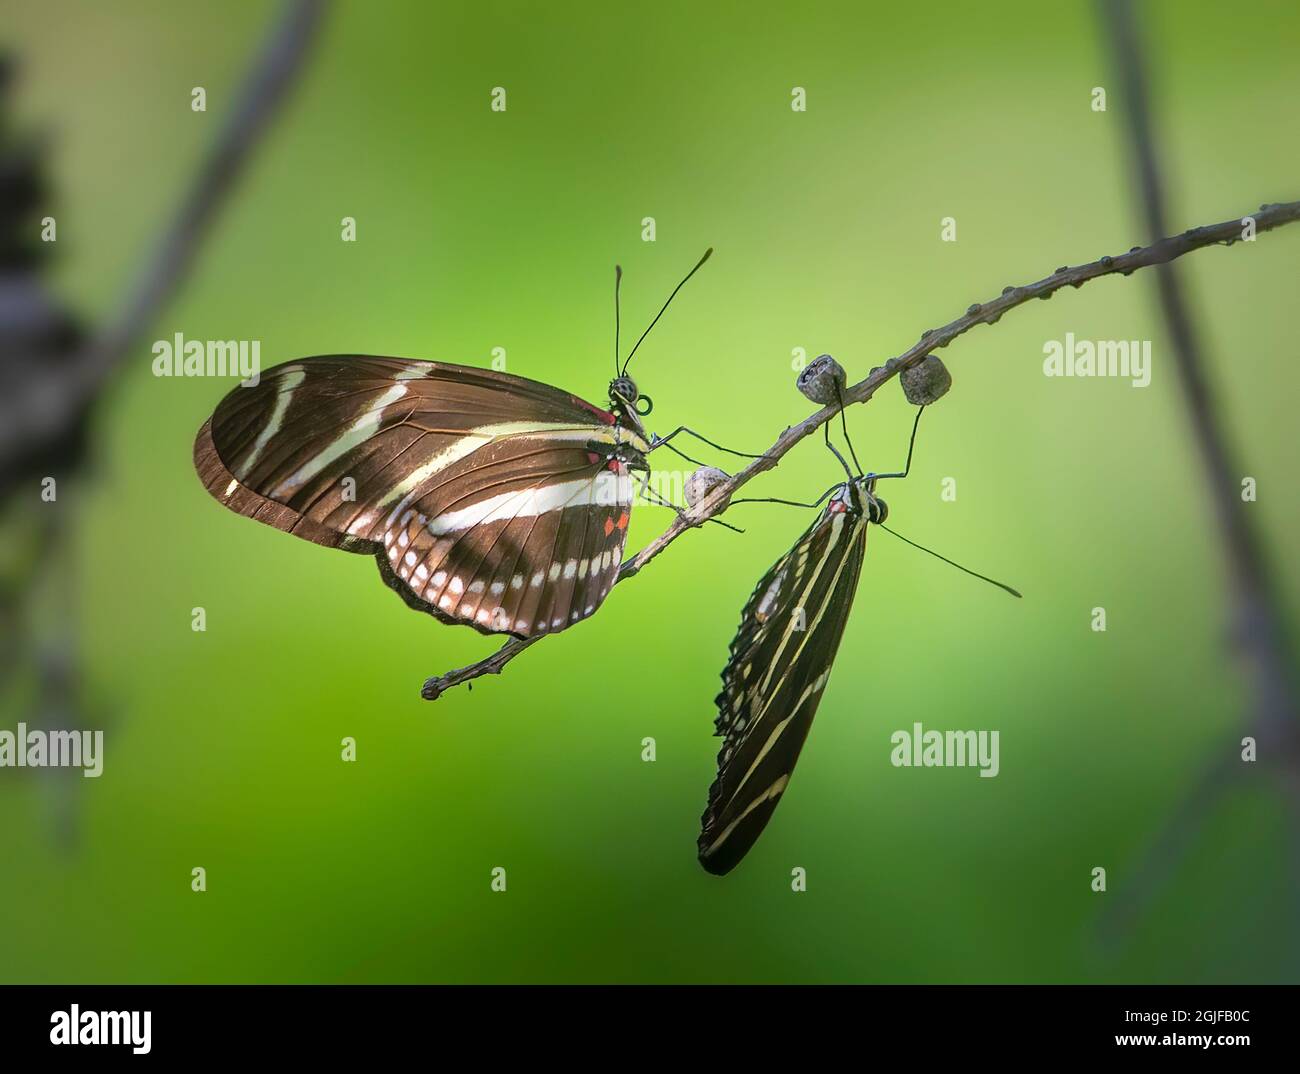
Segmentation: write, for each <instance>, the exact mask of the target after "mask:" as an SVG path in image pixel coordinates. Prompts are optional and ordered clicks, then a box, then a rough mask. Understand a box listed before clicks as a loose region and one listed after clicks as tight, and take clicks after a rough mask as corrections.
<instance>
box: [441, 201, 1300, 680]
mask: <svg viewBox="0 0 1300 1074" xmlns="http://www.w3.org/2000/svg"><path fill="white" fill-rule="evenodd" d="M1251 215H1252V217H1253V219H1254V221H1255V230H1256V232H1257V233H1261V232H1264V231H1268V230H1270V229H1272V228H1275V227H1279V226H1281V225H1282V224H1289V223H1292V222H1294V221H1295V220H1298V219H1300V201H1292V202H1286V203H1285V204H1278V205H1261V206H1260V208H1259V211H1258V212H1256V213H1252V214H1251ZM1242 229H1243V224H1242V218H1241V217H1234V218H1233V219H1231V220H1225V221H1224V222H1223V223H1220V224H1212V225H1209V226H1207V227H1196V228H1192V229H1191V230H1189V231H1184V232H1183V233H1182V234H1181V235H1173V236H1170V237H1168V238H1164V239H1160V240H1159V241H1157V242H1154V243H1152V244H1151V245H1150V246H1141V247H1138V246H1135V247H1134V248H1133V249H1131V250H1129V251H1128V253H1124V254H1117V255H1116V256H1114V257H1109V256H1108V257H1103V258H1101V259H1100V260H1097V261H1091V262H1089V263H1088V264H1086V265H1076V266H1074V267H1073V268H1071V267H1069V266H1065V267H1062V268H1059V269H1057V270H1056V271H1055V272H1054V273H1052V274H1051V275H1050V276H1045V277H1044V278H1043V279H1041V280H1038V281H1036V282H1034V283H1029V284H1024V285H1023V286H1020V287H1006V288H1004V289H1003V291H1002V294H1001V295H999V296H998V297H997V298H995V299H993V300H992V301H990V302H985V303H978V302H977V303H976V304H975V305H973V306H970V307H969V308H968V309H967V310H966V312H965V314H963V315H962V316H961V317H958V318H957V319H956V320H955V321H950V322H949V323H948V324H946V325H944V326H943V327H942V328H937V329H927V330H926V331H925V332H923V333H922V334H921V338H920V340H918V341H917V342H916V343H915V344H914V345H913V346H912V347H911V348H909V349H908V350H906V351H904V352H903V353H902V354H900V355H899V356H898V357H896V358H891V359H890V360H889V361H888V362H886V363H885V364H884V365H883V366H880V367H878V368H876V369H873V370H872V371H871V374H870V375H869V376H867V377H865V378H864V379H862V380H860V381H858V382H857V383H856V384H854V385H852V386H851V387H849V388H847V389H845V392H844V402H845V404H846V405H847V404H850V403H865V402H866V401H867V400H868V399H870V398H871V397H872V396H873V395H874V394H875V392H876V389H877V388H879V387H880V386H881V385H882V384H884V383H886V382H887V381H889V380H892V379H893V378H894V377H895V376H897V375H898V374H899V373H902V372H903V371H904V370H905V369H910V368H911V367H912V366H914V365H916V364H918V363H919V362H920V361H921V360H922V359H923V358H925V356H926V355H928V354H930V353H931V352H932V351H935V350H938V349H939V348H941V347H946V346H947V345H948V344H949V343H951V342H952V341H953V340H954V339H956V338H957V337H958V336H961V335H964V334H965V333H966V332H969V331H970V330H971V329H972V328H974V327H975V326H976V325H980V324H996V323H997V321H998V319H999V318H1001V316H1002V315H1003V314H1004V313H1006V312H1007V311H1008V310H1012V309H1015V308H1016V307H1017V306H1022V305H1024V304H1025V303H1026V302H1028V301H1030V300H1031V299H1036V298H1037V299H1047V298H1051V296H1052V295H1053V294H1055V293H1056V292H1057V291H1059V290H1061V288H1063V287H1082V286H1083V285H1084V284H1085V283H1087V282H1088V281H1089V280H1095V279H1098V278H1099V277H1102V276H1112V275H1115V274H1117V273H1118V274H1120V275H1123V276H1128V275H1130V274H1131V273H1133V272H1134V271H1136V270H1137V269H1140V268H1147V267H1149V266H1151V265H1163V264H1166V263H1168V262H1170V261H1172V260H1174V259H1175V258H1177V257H1181V256H1182V255H1183V254H1186V253H1190V252H1191V251H1192V250H1199V249H1200V248H1201V247H1203V246H1213V245H1216V244H1223V245H1225V246H1231V245H1232V244H1233V243H1234V242H1237V241H1238V240H1240V239H1241V235H1242ZM838 412H839V408H838V407H836V406H827V407H823V408H822V409H821V410H819V411H817V412H816V413H815V414H813V415H811V416H810V417H808V418H805V419H804V420H803V421H801V422H800V423H799V424H798V425H794V426H791V427H790V428H788V429H786V430H785V432H783V433H782V434H781V435H780V436H779V437H778V438H777V440H776V442H775V443H774V444H773V445H772V446H771V447H770V448H768V449H767V451H766V452H764V453H763V455H762V457H760V458H758V459H755V460H754V461H753V462H751V463H750V464H749V465H748V466H746V467H745V468H744V469H743V470H741V471H740V472H739V473H737V474H736V475H734V476H733V477H731V478H730V479H728V480H727V481H725V482H723V483H722V484H721V485H719V486H717V488H715V489H714V490H713V492H712V493H711V494H710V495H709V496H708V497H707V498H706V499H704V500H701V501H700V502H699V503H697V504H696V505H695V506H694V507H691V508H688V509H687V510H686V511H684V512H683V513H682V514H680V515H678V516H677V518H676V519H674V520H673V522H672V524H671V525H670V526H669V527H668V528H667V529H666V530H664V532H663V533H661V534H660V535H659V536H658V537H656V538H655V539H654V540H653V541H651V542H650V543H649V544H648V545H646V546H645V547H644V548H642V549H641V551H639V552H637V553H636V555H634V556H633V557H632V558H631V559H629V560H627V561H626V562H625V563H624V564H623V566H622V567H621V568H620V569H619V572H618V579H617V581H619V582H622V581H626V580H627V579H628V578H631V577H632V576H633V575H634V574H636V573H637V572H638V571H640V570H641V569H642V568H643V567H645V565H646V564H647V563H649V562H650V561H651V560H652V559H654V558H655V557H656V556H657V555H659V553H661V552H662V551H663V550H664V549H665V548H667V547H668V546H669V545H670V544H672V542H673V541H675V540H676V539H677V538H678V537H680V536H681V535H682V534H683V533H685V532H686V531H687V530H688V529H693V528H694V527H697V526H699V525H701V524H702V523H704V522H705V521H707V520H708V519H710V518H713V517H714V516H715V515H719V514H721V513H722V512H723V511H724V510H725V509H726V502H727V500H728V499H729V498H730V497H731V496H733V495H734V494H735V492H736V491H737V490H738V489H739V488H740V487H741V486H743V485H745V484H747V483H748V482H749V481H752V480H753V479H754V478H755V477H757V476H758V475H759V474H761V473H763V472H764V471H765V470H770V469H772V468H773V467H774V466H776V464H777V463H778V462H779V461H780V460H781V458H782V457H783V456H785V454H786V453H787V452H788V451H789V450H790V449H791V448H793V447H794V446H795V445H796V444H798V443H799V441H800V440H802V439H804V437H806V436H809V435H811V434H812V433H813V432H815V431H816V430H817V429H819V428H821V426H822V425H824V424H825V423H826V422H827V421H829V420H830V419H831V418H833V417H834V416H835V415H836V414H837V413H838ZM536 640H538V639H537V638H532V639H529V640H527V641H525V640H522V639H514V640H511V641H508V642H506V644H505V645H503V646H502V647H501V648H500V649H499V650H498V651H497V652H495V653H493V654H492V655H491V656H490V657H487V658H486V659H484V660H480V661H478V662H477V663H474V664H469V665H467V666H465V667H462V668H457V669H456V670H454V671H449V672H447V673H446V674H445V675H441V676H437V677H435V678H431V679H428V680H426V681H425V684H424V687H423V689H422V690H421V696H422V697H424V699H425V700H426V701H433V700H436V699H437V698H438V697H440V696H441V695H442V694H443V693H445V692H446V691H447V690H448V689H450V688H451V687H453V686H459V685H460V684H461V683H466V682H469V681H471V680H473V679H476V678H478V677H479V676H480V675H485V674H498V673H500V671H501V669H502V668H504V667H505V665H506V664H508V663H509V662H510V661H511V660H512V659H514V657H516V656H518V655H519V654H520V653H521V652H523V650H524V649H526V648H527V647H528V646H529V645H531V644H532V642H533V641H536Z"/></svg>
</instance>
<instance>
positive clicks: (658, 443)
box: [650, 425, 767, 462]
mask: <svg viewBox="0 0 1300 1074" xmlns="http://www.w3.org/2000/svg"><path fill="white" fill-rule="evenodd" d="M681 433H685V434H686V435H687V436H693V437H695V439H696V440H701V441H703V442H704V443H706V444H708V445H709V447H711V448H717V449H718V450H719V451H725V452H726V453H727V454H728V455H738V456H739V457H740V458H742V459H765V458H767V455H765V454H764V455H754V454H751V453H750V452H748V451H735V450H733V449H732V448H729V447H723V446H722V445H721V444H717V443H714V442H713V441H712V440H710V439H709V438H708V437H707V436H703V435H701V434H700V433H697V432H696V431H695V430H694V429H692V428H690V427H689V426H686V425H679V426H677V428H676V429H674V430H673V431H672V432H671V433H669V434H668V435H667V436H656V437H655V438H654V439H653V440H652V441H651V443H650V450H651V451H654V449H655V448H657V447H662V446H663V445H664V444H667V443H668V441H669V440H671V439H673V437H675V436H678V435H680V434H681ZM677 454H679V455H680V454H681V452H677ZM682 458H687V456H685V455H682ZM689 461H690V462H694V461H695V460H694V459H689Z"/></svg>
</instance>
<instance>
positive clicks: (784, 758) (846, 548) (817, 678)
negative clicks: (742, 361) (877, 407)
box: [699, 408, 1020, 876]
mask: <svg viewBox="0 0 1300 1074" xmlns="http://www.w3.org/2000/svg"><path fill="white" fill-rule="evenodd" d="M922 409H924V408H922ZM920 416H921V414H920V411H918V412H917V423H918V424H919V422H920ZM915 439H916V426H915V425H914V426H913V428H912V443H913V444H915ZM827 444H828V446H829V444H830V441H829V438H828V439H827ZM851 448H852V446H851V445H850V450H851ZM832 450H834V449H833V448H832ZM836 456H837V457H840V456H839V453H838V452H836ZM840 461H841V462H843V461H844V460H843V459H842V457H841V459H840ZM911 463H912V450H911V447H909V448H908V455H907V466H906V467H905V468H904V469H903V471H902V472H901V473H896V474H866V475H859V476H856V477H855V476H853V473H852V471H849V480H848V481H846V482H844V483H843V484H840V485H837V486H835V487H833V488H832V489H831V490H829V492H828V496H829V498H827V496H826V495H824V496H823V497H822V500H819V501H818V504H820V503H821V502H822V501H825V502H826V506H825V508H823V509H822V510H821V512H820V513H819V514H818V516H817V518H816V519H815V520H814V521H813V523H812V525H810V526H809V527H808V529H807V530H806V531H805V532H804V534H803V536H801V537H800V538H799V540H798V541H797V542H796V543H795V545H794V547H793V548H791V549H790V551H789V552H787V553H786V554H785V555H784V556H782V557H781V558H780V559H778V560H777V561H776V563H774V564H773V565H772V567H771V569H770V570H768V572H767V573H766V574H765V575H763V577H762V578H761V579H760V580H759V582H758V585H757V586H755V588H754V592H753V593H752V594H751V596H750V598H749V601H748V602H747V603H746V604H745V608H744V610H743V611H742V612H741V615H740V627H739V629H738V630H737V632H736V636H735V638H734V639H733V640H732V642H731V647H730V659H729V660H728V661H727V666H726V667H725V668H724V669H723V672H722V692H721V693H719V694H718V696H717V698H716V704H717V707H718V715H717V718H716V720H715V721H714V726H715V734H717V735H720V736H722V739H723V742H722V748H721V750H720V751H719V753H718V775H717V779H715V780H714V782H713V785H712V786H711V787H710V788H709V798H708V805H707V806H706V807H705V810H704V815H703V816H702V817H701V832H700V838H699V858H700V864H701V865H703V866H704V868H705V869H706V870H707V871H708V872H710V873H714V874H715V875H718V876H721V875H723V874H725V873H728V872H730V871H731V870H732V869H733V868H735V866H736V865H737V864H738V863H739V862H740V860H741V859H742V858H743V857H744V856H745V855H746V854H747V853H748V852H749V849H750V848H751V847H752V846H753V845H754V843H755V842H756V841H757V839H758V837H759V835H760V834H762V831H763V829H764V827H765V826H766V825H767V822H768V820H769V819H771V816H772V813H773V812H774V811H775V810H776V807H777V804H778V803H779V802H780V800H781V797H782V795H783V794H784V793H785V789H786V786H787V785H788V783H789V782H790V775H791V773H792V772H793V771H794V766H795V762H796V761H797V760H798V759H799V753H800V751H801V750H802V749H803V744H804V741H805V740H806V739H807V737H808V730H809V728H810V727H811V726H812V721H813V716H815V715H816V713H817V706H818V705H819V704H820V703H821V699H822V695H823V693H824V692H825V689H826V683H827V681H828V680H829V679H830V674H831V667H832V666H833V664H834V662H835V654H836V651H837V650H838V649H839V645H840V639H841V638H842V637H843V636H844V627H845V624H846V623H847V622H848V618H849V610H850V609H851V608H852V606H853V597H854V594H855V593H856V591H857V585H858V576H859V574H861V572H862V562H863V558H864V557H865V555H866V550H867V527H868V526H870V525H873V524H874V525H877V526H880V527H882V528H886V527H885V526H884V523H885V519H886V518H887V517H888V515H889V508H888V506H887V505H886V503H885V501H884V500H882V499H880V498H879V497H878V496H876V494H875V488H876V481H877V480H878V479H879V478H882V477H892V478H899V477H906V476H907V474H908V472H909V471H910V469H911ZM846 469H847V465H846ZM736 502H743V501H736ZM775 502H781V503H789V502H790V501H780V500H778V501H775ZM799 506H817V505H807V504H805V505H799ZM887 532H889V533H894V531H893V530H887ZM894 535H895V536H897V537H900V538H901V539H902V540H904V541H906V542H907V543H908V544H914V542H912V541H908V540H907V538H905V537H902V535H901V534H896V533H895V534H894ZM914 546H915V547H918V548H922V550H923V551H925V552H930V554H931V555H935V556H938V553H935V552H931V551H930V549H928V548H923V547H922V546H920V545H914ZM938 558H939V559H943V560H944V562H946V563H950V564H952V565H953V566H955V567H958V568H959V569H960V570H963V571H966V573H968V574H972V575H975V577H977V578H981V579H983V580H984V581H987V582H992V583H993V584H994V585H996V586H999V587H1000V588H1002V589H1005V590H1006V591H1007V592H1009V593H1011V594H1012V595H1014V596H1017V597H1018V596H1020V594H1019V593H1018V592H1016V591H1015V590H1014V589H1012V588H1011V587H1010V586H1007V585H1003V583H1001V582H996V581H994V580H993V579H991V578H987V577H985V576H984V575H982V574H975V572H974V571H970V570H967V568H965V567H961V566H960V564H956V563H953V562H952V560H949V559H945V557H943V556H938Z"/></svg>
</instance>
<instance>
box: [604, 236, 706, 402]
mask: <svg viewBox="0 0 1300 1074" xmlns="http://www.w3.org/2000/svg"><path fill="white" fill-rule="evenodd" d="M712 256H713V247H712V246H710V247H709V248H708V249H707V250H705V251H704V256H703V257H701V258H700V259H699V261H697V262H696V263H695V267H694V268H693V269H691V271H690V272H688V273H687V274H686V276H685V277H684V278H683V280H682V282H681V283H679V284H678V285H677V286H676V287H674V288H673V293H672V294H671V295H669V296H668V301H667V302H665V303H664V306H663V309H661V310H660V311H659V312H658V313H656V314H655V319H654V320H653V321H651V322H650V328H653V327H654V326H655V325H657V324H658V323H659V318H660V317H662V316H663V315H664V310H666V309H667V308H668V306H669V304H670V303H671V302H672V300H673V299H674V298H676V297H677V292H678V291H680V290H681V289H682V288H683V287H685V286H686V281H687V280H689V279H690V278H691V277H692V276H694V275H695V274H696V273H697V272H699V271H700V266H701V265H703V264H704V262H706V261H707V260H708V259H709V258H710V257H712ZM650 328H647V329H646V330H645V331H644V332H642V333H641V339H638V340H637V341H636V347H633V348H632V351H631V353H630V354H629V355H628V356H627V361H625V362H624V363H623V369H622V373H626V372H627V367H628V366H629V365H631V364H632V355H633V354H636V348H637V347H639V346H641V343H642V340H644V339H645V337H646V336H648V335H649V334H650ZM622 373H620V374H619V375H620V376H621V375H622Z"/></svg>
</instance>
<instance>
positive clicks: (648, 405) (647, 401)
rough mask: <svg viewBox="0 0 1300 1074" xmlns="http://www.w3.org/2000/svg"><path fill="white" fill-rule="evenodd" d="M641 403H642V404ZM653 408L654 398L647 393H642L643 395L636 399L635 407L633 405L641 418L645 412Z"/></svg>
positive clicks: (647, 412)
mask: <svg viewBox="0 0 1300 1074" xmlns="http://www.w3.org/2000/svg"><path fill="white" fill-rule="evenodd" d="M642 404H644V405H642ZM654 408H655V404H654V400H653V399H651V398H650V396H648V395H643V396H641V397H639V398H638V399H637V401H636V407H635V409H636V412H637V413H638V414H640V415H641V417H643V418H644V417H645V416H646V415H647V414H649V413H650V411H652V410H653V409H654Z"/></svg>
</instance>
